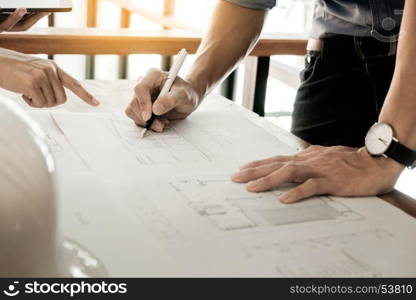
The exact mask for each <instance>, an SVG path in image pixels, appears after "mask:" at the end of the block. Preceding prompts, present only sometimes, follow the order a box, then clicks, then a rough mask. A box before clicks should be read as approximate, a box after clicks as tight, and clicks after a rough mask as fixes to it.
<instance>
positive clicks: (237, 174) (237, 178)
mask: <svg viewBox="0 0 416 300" xmlns="http://www.w3.org/2000/svg"><path fill="white" fill-rule="evenodd" d="M240 176H241V174H240V172H238V173H235V174H233V175H232V176H231V180H232V181H238V180H239V179H240Z"/></svg>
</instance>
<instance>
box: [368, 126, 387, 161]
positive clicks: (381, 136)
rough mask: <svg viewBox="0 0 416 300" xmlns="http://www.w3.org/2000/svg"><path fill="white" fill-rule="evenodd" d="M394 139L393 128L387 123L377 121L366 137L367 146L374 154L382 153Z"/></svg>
mask: <svg viewBox="0 0 416 300" xmlns="http://www.w3.org/2000/svg"><path fill="white" fill-rule="evenodd" d="M392 141H393V128H392V127H391V126H390V125H389V124H387V123H376V124H375V125H374V126H373V127H371V128H370V130H369V131H368V133H367V136H366V137H365V146H366V148H367V150H368V152H370V154H372V155H382V154H384V153H385V152H386V151H387V149H388V148H389V147H390V144H391V142H392Z"/></svg>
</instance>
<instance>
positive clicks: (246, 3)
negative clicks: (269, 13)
mask: <svg viewBox="0 0 416 300" xmlns="http://www.w3.org/2000/svg"><path fill="white" fill-rule="evenodd" d="M225 1H227V2H230V3H233V4H236V5H239V6H243V7H247V8H253V9H262V10H267V9H271V8H273V7H274V6H275V5H276V0H225Z"/></svg>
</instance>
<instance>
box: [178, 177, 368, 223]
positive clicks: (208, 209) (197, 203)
mask: <svg viewBox="0 0 416 300" xmlns="http://www.w3.org/2000/svg"><path fill="white" fill-rule="evenodd" d="M170 185H171V186H172V187H173V188H174V189H175V191H176V192H178V193H180V194H181V195H182V196H183V197H184V199H186V200H185V201H187V205H188V206H189V207H190V208H192V209H193V210H194V211H195V212H196V213H197V214H198V215H200V216H201V217H204V218H209V219H210V220H211V221H212V222H214V224H215V225H216V226H217V227H218V228H219V229H220V230H224V231H228V230H237V229H247V228H253V227H265V226H267V227H273V226H285V225H291V224H300V223H308V222H318V221H328V220H331V221H351V220H360V219H362V216H360V215H359V214H357V213H355V212H354V211H352V210H351V209H350V208H348V207H347V206H345V205H343V204H341V203H338V202H336V201H333V200H331V199H330V198H328V197H318V198H315V199H313V200H309V201H306V202H300V203H297V204H292V205H286V204H282V203H280V202H279V201H278V196H279V195H280V194H281V193H282V191H283V190H275V191H272V192H268V193H260V194H253V193H248V192H247V191H246V190H245V187H244V185H236V184H232V183H230V181H229V180H226V179H224V180H212V179H211V180H203V179H189V180H180V181H173V182H171V183H170Z"/></svg>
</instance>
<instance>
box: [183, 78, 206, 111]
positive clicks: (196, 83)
mask: <svg viewBox="0 0 416 300" xmlns="http://www.w3.org/2000/svg"><path fill="white" fill-rule="evenodd" d="M185 81H186V82H188V84H189V85H190V86H191V89H192V91H193V92H194V93H195V97H196V100H197V104H198V106H199V105H200V104H201V102H202V100H203V99H204V98H205V96H206V93H207V89H206V85H204V84H203V83H202V81H201V80H198V79H197V78H196V77H194V76H192V74H190V75H188V76H186V77H185Z"/></svg>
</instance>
